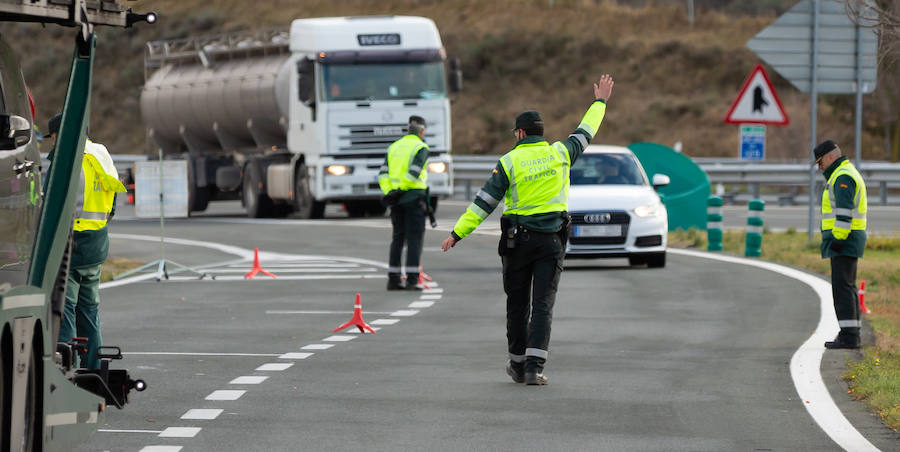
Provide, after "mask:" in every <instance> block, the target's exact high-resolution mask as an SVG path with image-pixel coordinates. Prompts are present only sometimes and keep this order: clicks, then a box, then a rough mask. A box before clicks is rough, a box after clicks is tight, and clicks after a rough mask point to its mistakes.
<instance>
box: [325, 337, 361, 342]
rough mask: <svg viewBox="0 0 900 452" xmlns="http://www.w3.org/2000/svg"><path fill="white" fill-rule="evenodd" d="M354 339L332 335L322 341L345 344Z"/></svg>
mask: <svg viewBox="0 0 900 452" xmlns="http://www.w3.org/2000/svg"><path fill="white" fill-rule="evenodd" d="M353 339H356V336H342V335H334V336H328V337H326V338H325V339H322V341H324V342H347V341H352V340H353Z"/></svg>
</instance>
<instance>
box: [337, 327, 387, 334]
mask: <svg viewBox="0 0 900 452" xmlns="http://www.w3.org/2000/svg"><path fill="white" fill-rule="evenodd" d="M372 329H373V330H375V331H380V330H381V328H378V327H372ZM344 332H345V333H350V334H363V333H362V331H360V330H359V328H352V329H348V330H346V331H344Z"/></svg>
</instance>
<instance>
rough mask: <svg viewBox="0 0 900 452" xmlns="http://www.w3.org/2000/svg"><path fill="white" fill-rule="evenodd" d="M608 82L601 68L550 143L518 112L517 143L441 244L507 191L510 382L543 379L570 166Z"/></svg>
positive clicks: (600, 108) (600, 112)
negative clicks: (583, 104)
mask: <svg viewBox="0 0 900 452" xmlns="http://www.w3.org/2000/svg"><path fill="white" fill-rule="evenodd" d="M612 89H613V79H612V77H611V76H609V75H608V74H604V75H603V76H602V77H600V81H599V82H598V83H594V101H593V103H592V104H591V106H590V108H589V109H588V111H587V113H586V114H585V115H584V118H583V119H582V120H581V124H579V125H578V127H577V128H576V129H575V131H574V132H572V134H571V135H569V137H568V138H567V139H566V140H565V141H557V142H555V143H553V144H552V145H551V144H549V143H548V142H547V141H546V140H545V139H544V137H543V136H542V135H543V134H544V121H543V120H542V119H541V115H540V114H539V113H538V112H536V111H533V110H529V111H525V112H523V113H521V114H519V116H517V117H516V126H515V129H514V131H513V132H514V133H515V136H516V139H517V140H518V142H517V143H516V147H515V148H513V150H511V151H509V152H508V153H506V154H505V155H504V156H503V157H501V158H500V161H499V162H498V163H497V166H496V167H495V168H494V170H493V174H492V175H491V177H490V179H488V181H487V182H486V183H485V184H484V186H483V187H482V188H481V191H479V192H478V194H477V195H476V197H475V200H474V201H472V204H470V205H469V207H468V208H467V209H466V212H465V213H463V214H462V216H461V217H460V218H459V220H458V221H457V222H456V226H454V227H453V231H452V232H451V233H450V237H447V238H446V239H445V240H444V242H443V243H442V244H441V249H442V250H444V251H447V250H449V249H450V248H453V247H454V246H456V244H457V243H458V242H459V241H460V240H462V239H463V238H465V237H466V236H467V235H469V234H470V233H471V232H472V231H474V230H475V228H477V227H478V225H480V224H481V222H482V221H484V219H485V218H487V217H488V215H490V214H491V212H493V211H494V209H495V208H496V207H497V205H498V204H499V203H500V199H501V198H504V197H505V203H506V211H505V212H503V217H502V218H501V219H500V225H501V230H502V233H501V237H500V247H499V251H500V256H501V259H502V262H503V290H504V291H505V292H506V336H507V342H508V347H509V348H508V351H509V361H508V362H507V364H506V373H507V374H508V375H509V376H510V377H512V379H513V381H515V382H516V383H527V384H529V385H544V384H547V377H546V376H544V374H543V369H544V364H545V362H546V361H547V356H548V346H549V344H550V324H551V321H552V315H553V304H554V302H555V300H556V288H557V285H558V283H559V277H560V272H561V269H562V260H563V258H564V257H565V252H566V245H565V241H566V239H567V238H568V227H567V225H568V213H567V212H566V211H567V210H568V202H569V168H570V167H571V166H572V164H573V163H574V162H575V160H576V159H578V157H579V156H580V155H581V154H582V153H583V152H584V149H585V148H586V147H587V145H588V143H589V142H590V141H591V139H593V138H594V136H595V135H596V134H597V130H598V129H599V128H600V123H601V122H602V121H603V116H604V115H605V114H606V102H607V101H608V100H609V96H610V95H611V94H612ZM532 287H533V293H532ZM529 312H530V313H531V316H530V317H531V319H530V322H529Z"/></svg>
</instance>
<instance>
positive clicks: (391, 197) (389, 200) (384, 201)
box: [381, 190, 403, 207]
mask: <svg viewBox="0 0 900 452" xmlns="http://www.w3.org/2000/svg"><path fill="white" fill-rule="evenodd" d="M401 195H403V192H402V191H400V190H391V191H389V192H388V193H387V194H386V195H384V196H382V197H381V205H383V206H385V207H394V206H396V205H397V201H399V200H400V196H401Z"/></svg>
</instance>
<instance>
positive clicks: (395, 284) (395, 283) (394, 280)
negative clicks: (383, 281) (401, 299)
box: [387, 273, 405, 290]
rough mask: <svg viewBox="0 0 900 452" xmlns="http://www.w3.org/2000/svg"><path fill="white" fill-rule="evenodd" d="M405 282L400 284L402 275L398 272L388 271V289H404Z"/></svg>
mask: <svg viewBox="0 0 900 452" xmlns="http://www.w3.org/2000/svg"><path fill="white" fill-rule="evenodd" d="M403 289H405V287H403V284H400V275H399V274H398V273H388V282H387V290H403Z"/></svg>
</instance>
